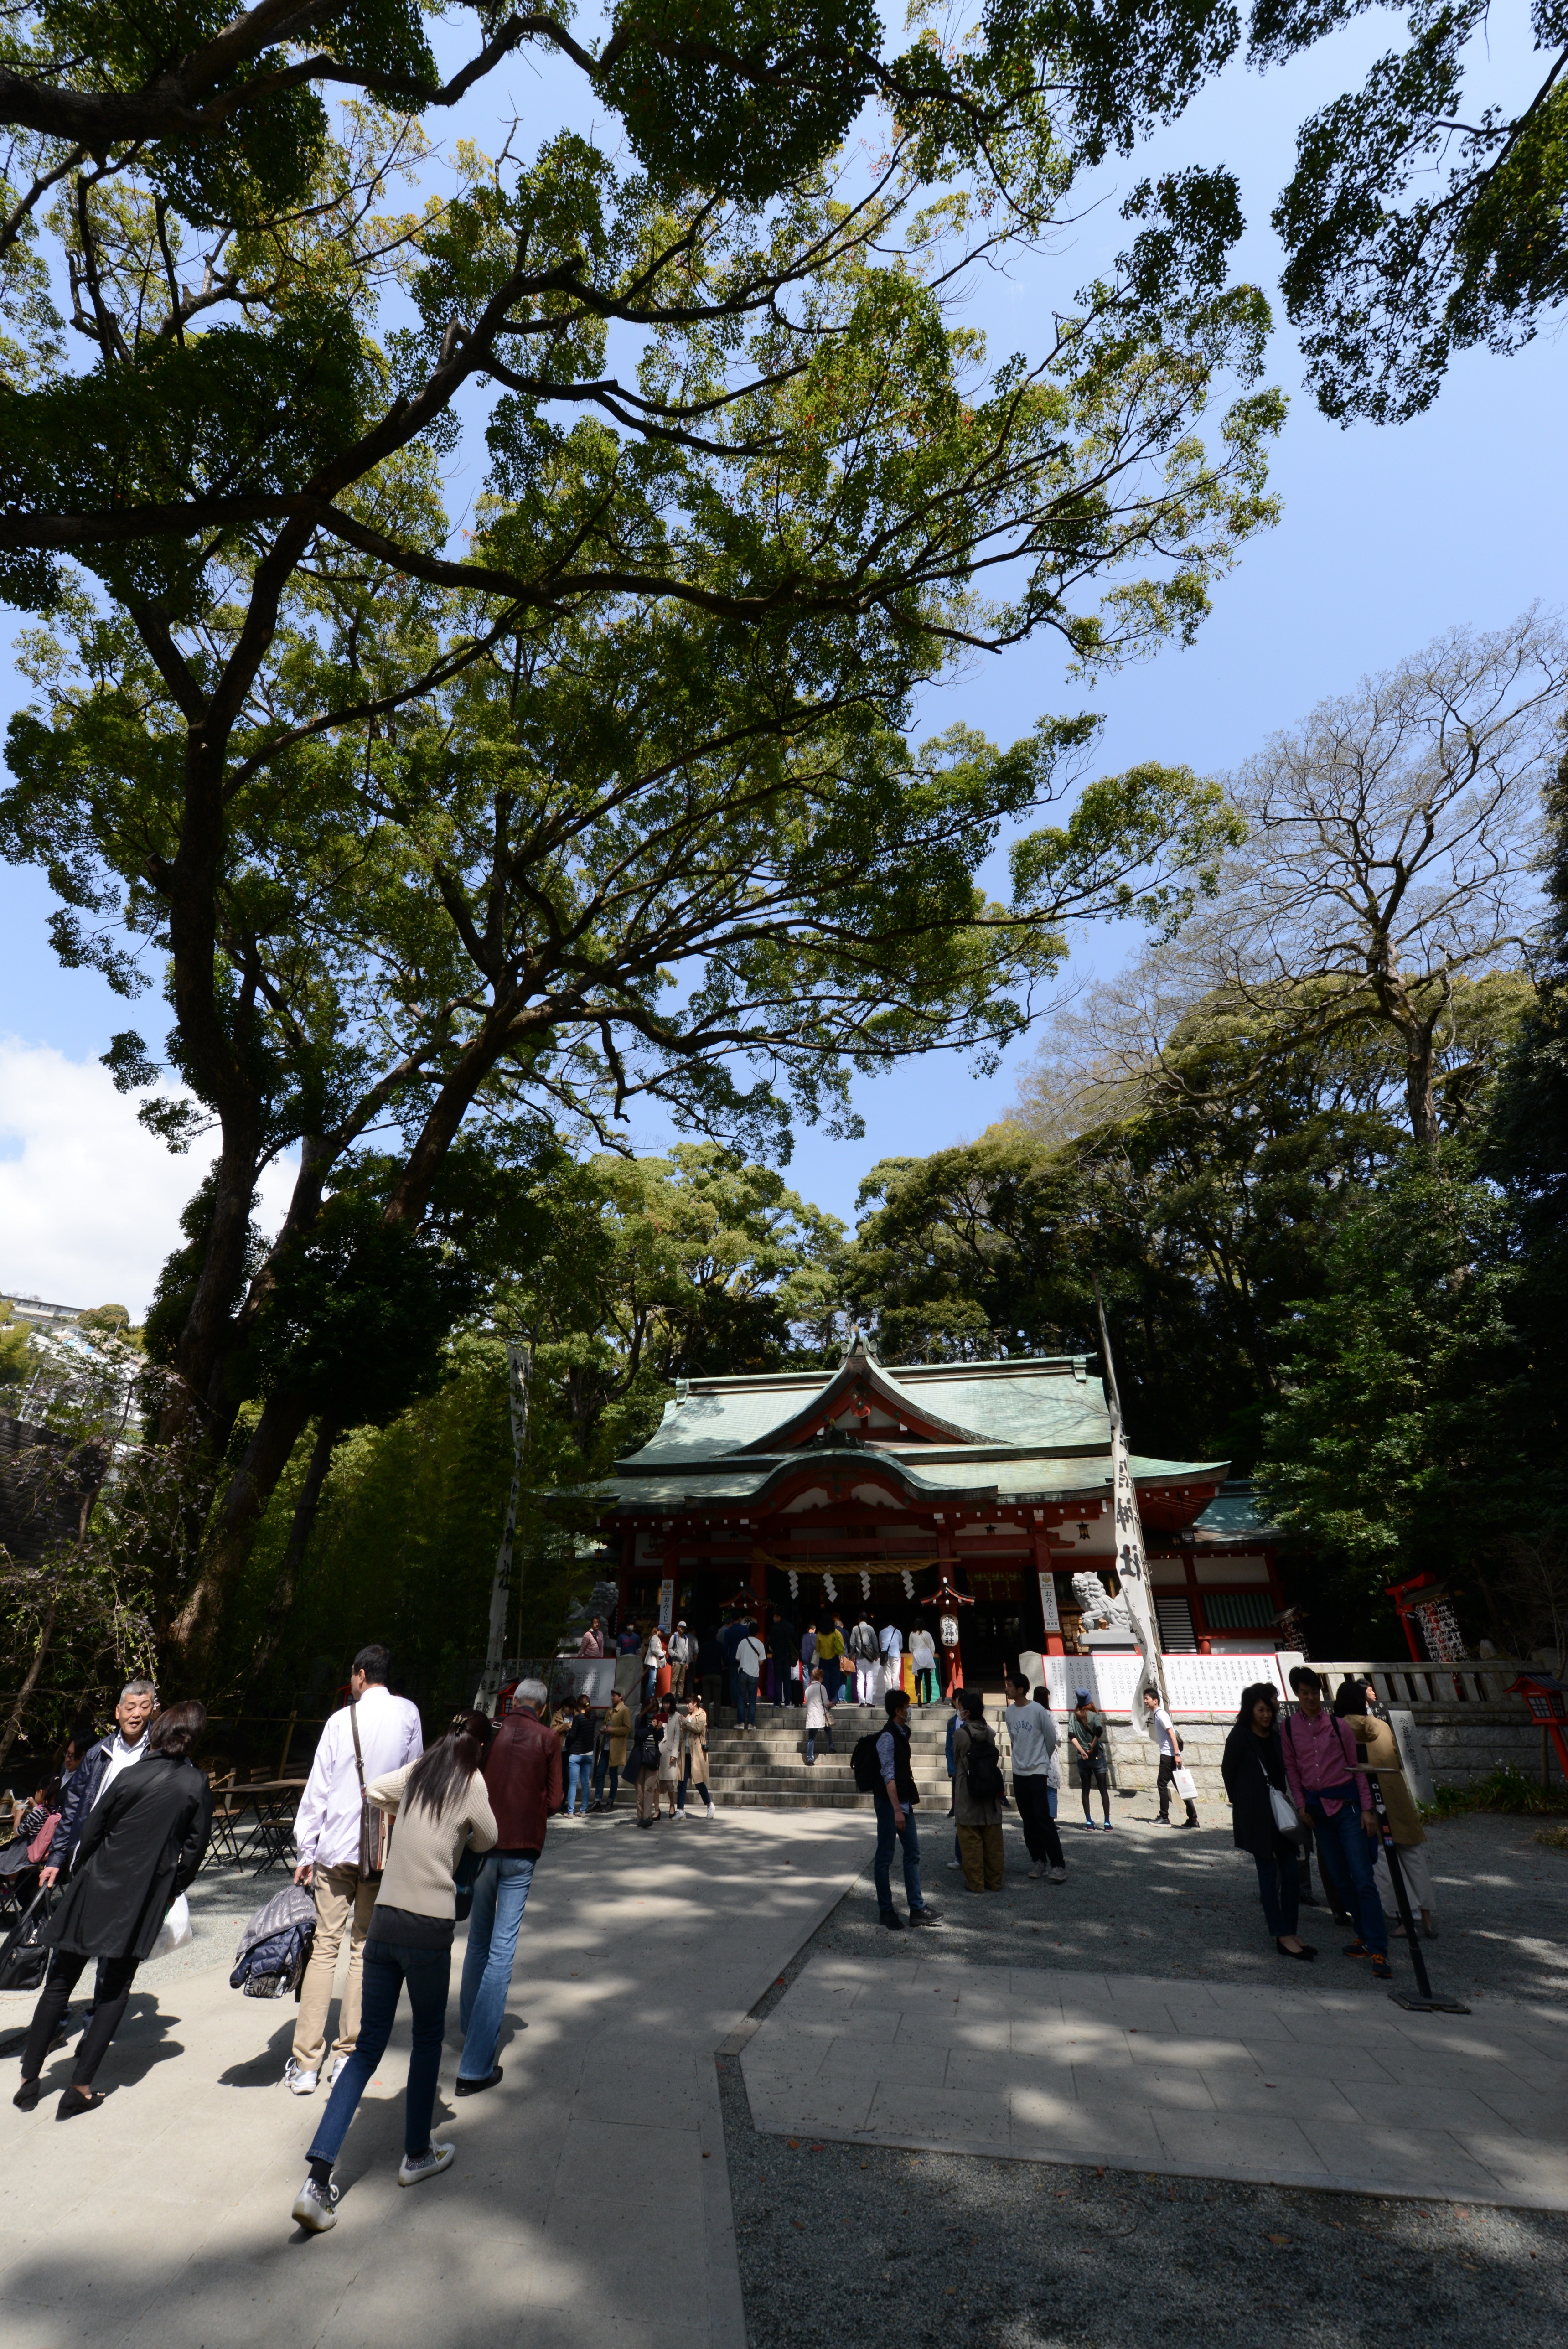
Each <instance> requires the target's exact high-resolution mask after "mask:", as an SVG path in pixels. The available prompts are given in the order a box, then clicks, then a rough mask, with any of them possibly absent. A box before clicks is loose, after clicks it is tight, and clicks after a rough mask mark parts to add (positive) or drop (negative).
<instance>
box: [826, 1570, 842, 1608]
mask: <svg viewBox="0 0 1568 2349" xmlns="http://www.w3.org/2000/svg"><path fill="white" fill-rule="evenodd" d="M822 1588H823V1589H824V1590H825V1591H826V1592H827V1594H828V1599H829V1603H830V1605H831V1606H834V1607H836V1606H837V1605H838V1603H839V1593H838V1588H837V1587H836V1585H835V1583H834V1581H833V1578H832V1576H831V1575H830V1574H825V1575H824V1576H823V1577H822Z"/></svg>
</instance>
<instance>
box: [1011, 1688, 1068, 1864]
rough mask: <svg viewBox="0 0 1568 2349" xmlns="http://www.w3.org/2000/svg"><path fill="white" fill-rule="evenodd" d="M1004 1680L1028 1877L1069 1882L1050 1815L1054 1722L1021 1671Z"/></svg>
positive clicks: (1054, 1736) (1065, 1861) (1055, 1828)
mask: <svg viewBox="0 0 1568 2349" xmlns="http://www.w3.org/2000/svg"><path fill="white" fill-rule="evenodd" d="M1002 1677H1003V1679H1004V1680H1005V1682H1006V1688H1007V1709H1006V1713H1004V1714H1003V1716H1002V1718H1003V1720H1004V1721H1005V1722H1006V1727H1007V1742H1008V1744H1010V1745H1011V1747H1012V1749H1013V1800H1014V1801H1015V1802H1016V1804H1017V1806H1018V1825H1019V1826H1021V1827H1022V1828H1023V1830H1024V1841H1025V1842H1026V1844H1027V1846H1028V1847H1029V1874H1030V1875H1031V1876H1044V1875H1045V1873H1046V1872H1047V1868H1048V1869H1049V1871H1050V1878H1051V1882H1052V1883H1053V1884H1062V1883H1065V1882H1066V1880H1067V1873H1068V1864H1067V1859H1066V1857H1065V1856H1064V1854H1063V1851H1062V1839H1061V1837H1060V1836H1059V1835H1058V1834H1057V1823H1056V1821H1055V1819H1053V1818H1052V1816H1051V1778H1050V1771H1051V1757H1052V1756H1053V1754H1055V1753H1056V1750H1057V1724H1056V1719H1055V1716H1054V1715H1053V1714H1052V1713H1049V1712H1047V1709H1046V1707H1045V1706H1044V1705H1043V1704H1037V1703H1036V1702H1035V1700H1034V1698H1033V1697H1032V1696H1031V1695H1030V1694H1029V1683H1028V1682H1027V1681H1026V1679H1025V1678H1024V1675H1023V1674H1022V1672H1019V1671H1010V1672H1004V1674H1003V1675H1002Z"/></svg>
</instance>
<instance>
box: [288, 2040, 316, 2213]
mask: <svg viewBox="0 0 1568 2349" xmlns="http://www.w3.org/2000/svg"><path fill="white" fill-rule="evenodd" d="M320 2076H321V2075H320V2074H319V2073H318V2072H307V2071H306V2070H305V2069H304V2065H303V2064H296V2063H295V2062H294V2057H293V2056H292V2055H291V2056H290V2057H289V2060H288V2062H287V2063H286V2064H284V2087H285V2088H292V2089H293V2090H294V2095H296V2096H314V2095H315V2084H316V2082H317V2080H318V2079H319V2078H320ZM301 2224H302V2225H303V2224H304V2221H303V2220H302V2221H301Z"/></svg>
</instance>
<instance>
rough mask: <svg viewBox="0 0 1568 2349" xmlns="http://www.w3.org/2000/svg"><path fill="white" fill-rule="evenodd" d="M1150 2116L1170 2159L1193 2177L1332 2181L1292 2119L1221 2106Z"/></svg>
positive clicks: (1326, 2166) (1320, 2155) (1167, 2108)
mask: <svg viewBox="0 0 1568 2349" xmlns="http://www.w3.org/2000/svg"><path fill="white" fill-rule="evenodd" d="M1151 2117H1152V2120H1153V2123H1154V2127H1155V2131H1156V2134H1157V2135H1158V2137H1159V2139H1160V2143H1161V2147H1162V2149H1163V2151H1164V2154H1165V2157H1166V2158H1167V2159H1168V2160H1170V2161H1173V2162H1175V2163H1176V2164H1177V2165H1178V2166H1179V2167H1180V2168H1182V2169H1184V2170H1187V2171H1189V2172H1190V2173H1191V2175H1192V2176H1193V2177H1196V2178H1238V2177H1240V2178H1257V2179H1266V2178H1276V2179H1290V2180H1292V2181H1295V2182H1299V2183H1305V2184H1309V2185H1318V2184H1321V2185H1326V2184H1328V2182H1329V2178H1330V2167H1329V2164H1328V2161H1327V2160H1326V2158H1325V2156H1324V2155H1323V2153H1322V2152H1321V2151H1320V2150H1319V2148H1318V2147H1316V2146H1315V2145H1314V2143H1313V2142H1312V2139H1311V2138H1310V2137H1309V2136H1308V2135H1307V2133H1306V2131H1305V2129H1304V2128H1302V2127H1300V2125H1299V2124H1298V2123H1297V2122H1296V2121H1295V2120H1293V2119H1292V2118H1291V2117H1290V2116H1288V2115H1285V2114H1279V2113H1239V2112H1230V2111H1226V2110H1224V2109H1223V2108H1221V2109H1220V2110H1219V2111H1217V2112H1214V2113H1210V2114H1202V2113H1184V2112H1178V2111H1175V2110H1174V2109H1172V2108H1171V2106H1160V2107H1158V2108H1157V2109H1156V2110H1155V2111H1154V2112H1153V2113H1152V2115H1151Z"/></svg>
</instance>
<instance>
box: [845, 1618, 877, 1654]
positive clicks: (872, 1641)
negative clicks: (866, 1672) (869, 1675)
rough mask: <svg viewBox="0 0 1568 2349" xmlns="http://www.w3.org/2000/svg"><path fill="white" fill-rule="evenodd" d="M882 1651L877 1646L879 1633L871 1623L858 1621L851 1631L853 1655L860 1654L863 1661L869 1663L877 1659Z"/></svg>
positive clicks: (851, 1650)
mask: <svg viewBox="0 0 1568 2349" xmlns="http://www.w3.org/2000/svg"><path fill="white" fill-rule="evenodd" d="M880 1652H881V1651H880V1650H879V1649H878V1647H877V1635H876V1633H875V1632H874V1631H873V1630H872V1628H871V1626H870V1624H869V1623H857V1624H856V1625H855V1628H854V1630H852V1631H851V1633H850V1653H851V1656H858V1657H859V1659H860V1661H861V1663H867V1664H869V1663H874V1662H875V1661H876V1659H877V1656H878V1655H879V1653H880Z"/></svg>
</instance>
